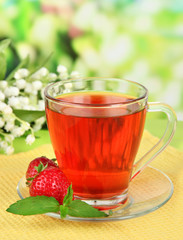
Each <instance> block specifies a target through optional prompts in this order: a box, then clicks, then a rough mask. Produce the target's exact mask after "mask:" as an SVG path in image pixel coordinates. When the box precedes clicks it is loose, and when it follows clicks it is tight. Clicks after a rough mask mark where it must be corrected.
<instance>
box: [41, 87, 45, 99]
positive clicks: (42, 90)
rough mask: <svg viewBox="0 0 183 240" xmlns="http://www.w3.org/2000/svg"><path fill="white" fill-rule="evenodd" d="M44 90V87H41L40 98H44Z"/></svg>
mask: <svg viewBox="0 0 183 240" xmlns="http://www.w3.org/2000/svg"><path fill="white" fill-rule="evenodd" d="M44 90H45V87H44V88H42V89H41V97H42V99H44Z"/></svg>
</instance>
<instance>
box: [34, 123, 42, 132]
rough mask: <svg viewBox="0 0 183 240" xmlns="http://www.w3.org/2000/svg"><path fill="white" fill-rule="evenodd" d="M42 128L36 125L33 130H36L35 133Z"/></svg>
mask: <svg viewBox="0 0 183 240" xmlns="http://www.w3.org/2000/svg"><path fill="white" fill-rule="evenodd" d="M41 128H42V124H35V125H34V126H33V130H34V131H35V132H37V131H39V130H41Z"/></svg>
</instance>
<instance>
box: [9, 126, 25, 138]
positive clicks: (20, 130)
mask: <svg viewBox="0 0 183 240" xmlns="http://www.w3.org/2000/svg"><path fill="white" fill-rule="evenodd" d="M24 132H25V129H24V128H23V127H17V126H15V127H14V128H13V129H12V131H11V133H12V134H13V136H14V137H20V136H22V135H23V134H24Z"/></svg>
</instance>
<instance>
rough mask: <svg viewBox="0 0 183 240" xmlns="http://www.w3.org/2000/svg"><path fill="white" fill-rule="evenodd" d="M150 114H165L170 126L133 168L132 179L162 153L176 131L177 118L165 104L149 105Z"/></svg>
mask: <svg viewBox="0 0 183 240" xmlns="http://www.w3.org/2000/svg"><path fill="white" fill-rule="evenodd" d="M148 112H164V113H165V114H166V115H167V118H168V124H167V127H166V130H165V132H164V134H163V136H162V138H161V139H160V140H159V141H158V142H157V144H156V145H154V146H153V147H152V148H151V149H150V150H149V151H148V152H147V153H146V154H145V155H144V156H143V157H142V158H141V159H140V160H138V162H136V163H135V165H134V166H133V171H132V178H131V179H133V178H134V177H135V176H137V175H138V174H139V173H140V172H141V171H142V170H143V169H144V168H145V167H146V166H147V165H148V164H149V163H150V162H151V161H152V160H153V159H154V158H155V157H156V156H157V155H158V154H159V153H160V152H162V151H163V150H164V149H165V148H166V147H167V145H168V144H169V143H170V141H171V139H172V137H173V135H174V133H175V129H176V122H177V117H176V114H175V112H174V110H173V109H172V108H171V107H170V106H169V105H166V104H163V103H156V102H155V103H153V102H152V103H148Z"/></svg>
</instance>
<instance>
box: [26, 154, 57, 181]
mask: <svg viewBox="0 0 183 240" xmlns="http://www.w3.org/2000/svg"><path fill="white" fill-rule="evenodd" d="M41 163H42V169H40V171H41V170H43V168H44V167H46V166H48V167H51V166H53V167H58V166H57V164H56V163H55V162H54V161H53V160H51V159H48V158H46V157H43V156H42V157H38V158H35V159H34V160H32V161H31V162H30V163H29V166H28V168H27V172H26V179H27V182H28V183H30V179H33V178H34V177H35V176H36V174H38V166H39V165H40V164H41Z"/></svg>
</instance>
